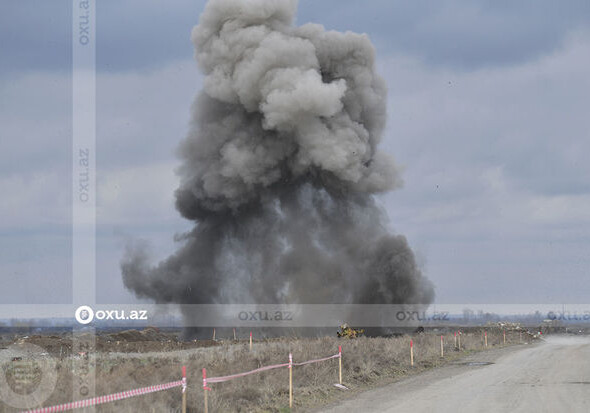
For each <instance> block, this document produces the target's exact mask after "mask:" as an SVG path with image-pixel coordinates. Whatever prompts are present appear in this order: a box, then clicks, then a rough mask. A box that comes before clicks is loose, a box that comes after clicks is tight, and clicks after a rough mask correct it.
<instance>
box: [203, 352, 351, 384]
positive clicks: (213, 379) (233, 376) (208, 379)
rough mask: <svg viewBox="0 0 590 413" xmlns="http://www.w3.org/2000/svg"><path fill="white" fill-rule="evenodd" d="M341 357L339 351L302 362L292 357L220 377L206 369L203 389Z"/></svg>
mask: <svg viewBox="0 0 590 413" xmlns="http://www.w3.org/2000/svg"><path fill="white" fill-rule="evenodd" d="M340 357H342V354H341V353H338V354H334V355H333V356H329V357H324V358H321V359H316V360H309V361H303V362H301V363H293V362H292V359H291V360H290V361H289V363H282V364H273V365H271V366H264V367H260V368H257V369H254V370H250V371H246V372H244V373H236V374H231V375H229V376H220V377H207V376H206V373H205V371H203V389H205V390H211V389H210V388H209V387H207V384H208V383H223V382H224V381H229V380H233V379H237V378H239V377H244V376H249V375H250V374H255V373H260V372H261V371H267V370H273V369H279V368H282V367H289V368H291V366H303V365H306V364H311V363H319V362H321V361H326V360H330V359H336V358H340ZM203 370H205V369H203Z"/></svg>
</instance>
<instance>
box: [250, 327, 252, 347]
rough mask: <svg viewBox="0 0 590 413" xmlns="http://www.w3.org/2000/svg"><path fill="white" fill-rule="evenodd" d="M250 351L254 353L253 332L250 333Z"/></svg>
mask: <svg viewBox="0 0 590 413" xmlns="http://www.w3.org/2000/svg"><path fill="white" fill-rule="evenodd" d="M250 351H252V332H251V331H250Z"/></svg>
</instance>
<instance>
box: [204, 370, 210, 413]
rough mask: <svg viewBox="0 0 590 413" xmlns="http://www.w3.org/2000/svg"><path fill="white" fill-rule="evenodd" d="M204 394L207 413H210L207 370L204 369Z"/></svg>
mask: <svg viewBox="0 0 590 413" xmlns="http://www.w3.org/2000/svg"><path fill="white" fill-rule="evenodd" d="M203 392H204V394H205V413H209V404H208V403H207V369H203Z"/></svg>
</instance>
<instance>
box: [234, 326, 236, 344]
mask: <svg viewBox="0 0 590 413" xmlns="http://www.w3.org/2000/svg"><path fill="white" fill-rule="evenodd" d="M234 341H236V329H235V328H234Z"/></svg>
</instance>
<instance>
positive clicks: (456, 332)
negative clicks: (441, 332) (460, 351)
mask: <svg viewBox="0 0 590 413" xmlns="http://www.w3.org/2000/svg"><path fill="white" fill-rule="evenodd" d="M455 348H457V332H456V331H455Z"/></svg>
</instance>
